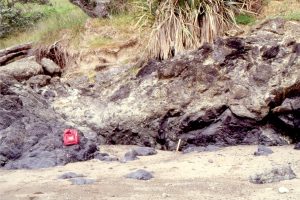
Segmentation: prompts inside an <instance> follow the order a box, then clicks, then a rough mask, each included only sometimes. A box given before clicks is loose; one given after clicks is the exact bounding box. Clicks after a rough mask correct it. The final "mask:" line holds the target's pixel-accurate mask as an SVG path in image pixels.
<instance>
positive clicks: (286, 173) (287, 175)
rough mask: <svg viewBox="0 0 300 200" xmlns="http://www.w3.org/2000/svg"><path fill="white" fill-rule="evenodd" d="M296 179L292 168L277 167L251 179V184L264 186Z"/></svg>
mask: <svg viewBox="0 0 300 200" xmlns="http://www.w3.org/2000/svg"><path fill="white" fill-rule="evenodd" d="M294 178H296V174H295V173H294V171H293V170H292V168H291V167H290V166H282V167H276V168H274V169H272V170H270V171H266V172H263V173H259V174H255V175H253V176H251V177H249V180H250V182H251V183H255V184H264V183H273V182H279V181H283V180H291V179H294Z"/></svg>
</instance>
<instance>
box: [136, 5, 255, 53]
mask: <svg viewBox="0 0 300 200" xmlns="http://www.w3.org/2000/svg"><path fill="white" fill-rule="evenodd" d="M137 2H138V5H139V6H140V7H141V9H142V10H143V12H142V14H141V15H140V20H139V23H140V26H147V25H150V26H151V27H152V33H151V37H150V41H149V45H148V51H149V56H150V57H154V58H159V59H166V58H169V57H172V56H174V55H176V54H178V53H181V52H183V51H185V50H188V49H195V48H197V47H199V46H200V45H201V44H203V43H205V42H212V41H213V40H214V39H215V38H216V37H217V36H219V35H221V34H222V33H224V31H226V30H228V29H229V28H230V27H231V26H232V25H234V24H235V14H236V13H240V12H241V11H243V12H246V13H248V12H250V10H251V9H252V7H253V5H254V3H253V2H254V1H253V0H214V1H213V0H147V1H146V0H137ZM255 2H258V1H257V0H256V1H255ZM255 5H256V4H255Z"/></svg>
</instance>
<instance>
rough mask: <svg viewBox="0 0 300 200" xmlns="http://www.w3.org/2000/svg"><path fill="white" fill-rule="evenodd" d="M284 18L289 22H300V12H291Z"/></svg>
mask: <svg viewBox="0 0 300 200" xmlns="http://www.w3.org/2000/svg"><path fill="white" fill-rule="evenodd" d="M283 18H285V19H287V20H293V21H300V11H298V12H297V11H296V12H289V13H287V14H286V15H284V16H283Z"/></svg>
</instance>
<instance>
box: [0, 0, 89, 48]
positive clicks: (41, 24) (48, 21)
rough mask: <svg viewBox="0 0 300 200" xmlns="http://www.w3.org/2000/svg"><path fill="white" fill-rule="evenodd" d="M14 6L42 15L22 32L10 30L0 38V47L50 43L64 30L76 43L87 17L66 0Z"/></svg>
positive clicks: (51, 0)
mask: <svg viewBox="0 0 300 200" xmlns="http://www.w3.org/2000/svg"><path fill="white" fill-rule="evenodd" d="M16 7H17V8H19V9H22V10H24V11H29V10H30V11H31V12H39V13H42V15H43V16H44V17H43V18H42V19H41V20H39V21H38V22H37V23H36V24H35V25H34V26H29V27H26V28H24V29H23V30H24V31H22V32H12V33H10V34H9V35H8V36H7V37H6V38H2V39H1V38H0V48H5V47H8V46H12V45H15V44H19V43H27V42H39V43H44V44H45V45H50V44H53V43H54V42H55V41H57V40H59V39H60V38H61V37H62V35H63V33H64V32H68V34H69V35H70V37H72V38H73V40H72V42H74V43H76V42H77V39H78V38H79V34H80V32H81V31H82V29H83V27H84V24H85V22H86V20H87V18H88V17H87V15H86V14H84V12H82V11H81V10H80V9H79V8H78V7H76V6H74V5H73V4H71V3H70V2H69V1H68V0H50V4H47V5H39V4H36V3H34V4H32V3H26V4H17V5H16ZM78 40H79V39H78Z"/></svg>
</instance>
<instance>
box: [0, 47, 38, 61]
mask: <svg viewBox="0 0 300 200" xmlns="http://www.w3.org/2000/svg"><path fill="white" fill-rule="evenodd" d="M31 48H32V43H27V44H22V45H17V46H13V47H9V48H6V49H2V50H0V66H2V65H5V64H7V63H8V62H10V61H12V60H14V59H17V58H22V57H24V56H26V55H27V54H28V52H29V50H30V49H31Z"/></svg>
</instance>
